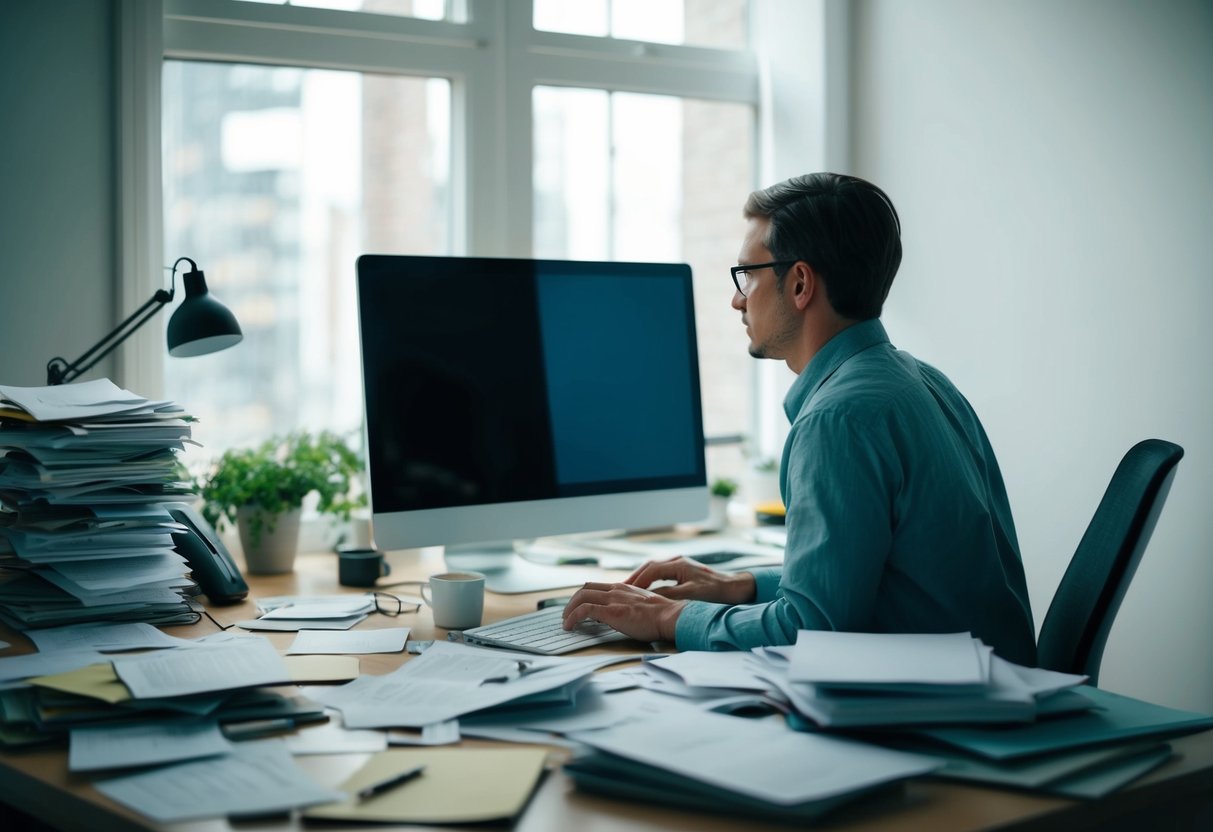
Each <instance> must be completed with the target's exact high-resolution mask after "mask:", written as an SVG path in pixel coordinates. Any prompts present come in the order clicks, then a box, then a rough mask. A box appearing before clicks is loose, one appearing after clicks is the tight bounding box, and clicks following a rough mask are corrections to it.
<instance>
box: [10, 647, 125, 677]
mask: <svg viewBox="0 0 1213 832" xmlns="http://www.w3.org/2000/svg"><path fill="white" fill-rule="evenodd" d="M108 661H109V657H107V656H103V655H102V654H100V653H98V652H97V651H96V650H68V651H64V652H61V653H60V652H56V653H27V654H24V655H20V656H5V657H4V658H2V659H0V682H8V681H12V680H13V679H28V678H29V677H31V676H50V675H52V674H55V673H67V672H69V671H72V670H79V669H80V668H82V667H88V666H89V665H90V664H98V663H101V662H108Z"/></svg>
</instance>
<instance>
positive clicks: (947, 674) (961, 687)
mask: <svg viewBox="0 0 1213 832" xmlns="http://www.w3.org/2000/svg"><path fill="white" fill-rule="evenodd" d="M752 662H753V667H754V672H755V673H756V674H757V675H758V676H759V677H760V678H762V679H763V680H764V681H766V682H768V683H770V684H771V685H772V686H773V687H774V688H775V689H776V690H777V691H778V693H779V694H780V695H782V696H783V697H785V698H786V700H787V702H788V704H789V705H790V706H791V708H792V709H793V710H794V711H795V712H796V713H797V714H798V715H799V716H801V717H803V718H805V719H807V720H809V721H811V722H812V723H814V724H815V725H819V726H822V727H827V728H855V727H872V726H891V725H923V724H929V725H936V724H940V723H975V722H1030V721H1032V720H1034V719H1036V717H1037V716H1038V715H1039V714H1042V713H1050V714H1053V713H1060V712H1063V711H1074V710H1086V709H1088V708H1090V707H1091V704H1090V702H1089V701H1087V700H1085V699H1083V698H1082V697H1079V696H1073V695H1070V694H1068V693H1067V690H1068V689H1070V688H1074V687H1076V686H1077V685H1081V684H1082V683H1083V682H1085V681H1086V677H1085V676H1075V675H1072V674H1068V673H1056V672H1054V671H1050V670H1042V669H1039V668H1027V667H1020V666H1019V665H1015V664H1012V663H1011V662H1008V661H1006V660H1005V659H1002V658H1001V657H999V656H996V655H994V651H993V649H992V648H990V647H989V646H987V645H985V644H983V643H982V642H981V640H980V639H975V638H973V637H972V636H970V635H969V634H968V633H952V634H901V633H896V634H882V633H836V632H818V631H808V630H805V631H801V632H800V633H799V634H798V637H797V640H796V644H794V645H792V646H791V647H776V648H766V649H761V650H757V651H755V653H754V658H753V659H752Z"/></svg>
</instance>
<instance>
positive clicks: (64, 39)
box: [0, 0, 117, 385]
mask: <svg viewBox="0 0 1213 832" xmlns="http://www.w3.org/2000/svg"><path fill="white" fill-rule="evenodd" d="M112 26H113V8H112V4H111V3H110V2H97V0H56V2H55V3H54V4H50V3H46V2H43V1H42V0H7V1H6V2H4V3H0V384H17V385H39V384H45V383H46V362H47V361H48V360H49V359H51V358H52V357H54V356H62V357H63V358H65V359H67V360H68V361H72V360H74V359H76V358H77V357H78V356H80V355H81V354H82V353H83V352H84V351H85V350H86V349H88V348H89V347H90V346H92V344H93V343H95V342H96V341H98V340H99V339H100V338H101V337H102V336H103V335H105V333H107V332H108V331H109V330H110V329H112V328H113V327H114V325H115V324H116V323H117V318H116V313H115V304H114V300H113V298H114V293H115V283H114V258H115V245H114V232H115V215H114V206H115V204H116V202H115V183H114V115H113V101H114V95H113V68H112V50H113V42H112ZM110 369H111V364H110V362H109V361H108V359H107V360H106V361H103V362H102V364H100V365H98V367H97V368H96V369H95V370H94V371H93V372H91V373H90V374H89V377H90V378H95V377H97V376H99V375H103V374H106V373H108V372H110Z"/></svg>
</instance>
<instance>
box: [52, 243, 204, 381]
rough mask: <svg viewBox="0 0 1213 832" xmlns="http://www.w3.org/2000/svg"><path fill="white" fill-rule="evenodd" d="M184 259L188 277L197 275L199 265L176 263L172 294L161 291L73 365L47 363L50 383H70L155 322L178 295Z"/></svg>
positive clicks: (61, 360)
mask: <svg viewBox="0 0 1213 832" xmlns="http://www.w3.org/2000/svg"><path fill="white" fill-rule="evenodd" d="M182 260H184V261H186V262H187V263H189V264H190V271H189V272H187V274H194V273H195V272H197V271H198V264H197V263H195V262H194V261H193V260H191V259H190V258H188V257H179V258H177V262H176V263H174V264H173V273H172V276H171V277H170V278H169V289H168V291H165V290H164V289H157V290H156V293H155V294H154V295H152V296H151V297H150V298H149V299H148V300H147V301H146V302H145V303H144V304H143V305H142V306H140V307H139V308H138V309H136V310H135V311H134V312H132V313H131V314H130V316H128V317H127V319H126V320H125V321H123V322H122V323H120V324H118V326H117V327H115V328H114V331H113V332H111V333H110V334H109V335H106V336H105V337H104V338H102V339H101V340H100V341H98V342H97V343H96V344H94V345H93V346H91V347H89V349H88V351H87V352H85V353H84V355H82V356H80V357H79V358H77V359H76V360H75V361H73V362H71V363H70V364H69V363H68V362H67V361H66V360H64V359H63V358H58V357H56V358H52V359H51V360H50V361H48V362H47V363H46V383H47V384H66V383H68V382H69V381H73V380H75V379H76V378H77V377H78V376H80V375H81V374H83V373H86V372H88V371H89V370H90V369H91V368H92V367H93V365H95V364H96V363H97V362H98V361H100V360H101V359H103V358H105V357H106V356H107V355H109V354H110V353H111V352H113V351H114V348H116V347H117V346H118V345H119V344H121V343H122V342H123V341H125V340H126V339H127V338H129V337H130V336H131V335H133V334H134V333H135V331H136V330H138V329H139V327H141V326H143V325H144V324H145V323H147V322H148V321H149V320H151V319H152V317H153V316H154V315H155V314H156V313H157V312H159V311H160V309H161V307H163V306H165V305H166V304H168V303H171V302H172V300H173V295H174V294H175V293H176V276H177V266H178V265H180V264H181V261H182Z"/></svg>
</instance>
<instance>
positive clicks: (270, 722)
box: [223, 717, 298, 740]
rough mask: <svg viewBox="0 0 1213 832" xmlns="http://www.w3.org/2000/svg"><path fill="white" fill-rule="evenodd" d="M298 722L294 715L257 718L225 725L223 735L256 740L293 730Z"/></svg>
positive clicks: (237, 738) (231, 737) (233, 738)
mask: <svg viewBox="0 0 1213 832" xmlns="http://www.w3.org/2000/svg"><path fill="white" fill-rule="evenodd" d="M297 724H298V723H297V722H296V720H295V719H293V718H292V717H279V718H276V719H256V720H252V721H251V722H237V723H235V724H234V725H224V726H223V735H224V736H225V737H227V738H228V739H229V740H254V739H259V738H260V737H268V736H270V735H272V734H281V733H285V732H286V731H291V730H293V729H294V728H295V726H296V725H297Z"/></svg>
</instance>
